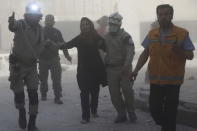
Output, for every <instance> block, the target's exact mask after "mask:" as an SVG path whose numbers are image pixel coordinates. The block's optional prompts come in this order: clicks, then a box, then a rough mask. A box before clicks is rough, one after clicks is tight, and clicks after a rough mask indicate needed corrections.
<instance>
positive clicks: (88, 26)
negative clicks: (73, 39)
mask: <svg viewBox="0 0 197 131" xmlns="http://www.w3.org/2000/svg"><path fill="white" fill-rule="evenodd" d="M80 27H81V32H82V33H88V32H90V31H92V28H93V27H92V23H91V22H90V21H88V20H86V19H83V20H82V21H81V26H80Z"/></svg>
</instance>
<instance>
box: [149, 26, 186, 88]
mask: <svg viewBox="0 0 197 131" xmlns="http://www.w3.org/2000/svg"><path fill="white" fill-rule="evenodd" d="M187 33H188V32H187V31H186V30H185V29H183V28H180V27H177V26H173V27H172V30H171V32H170V34H168V35H167V36H165V38H164V42H163V43H161V40H160V30H159V28H156V29H153V30H151V31H150V32H149V34H148V39H149V41H150V44H149V46H148V48H149V55H150V61H149V64H148V69H149V79H150V83H151V84H169V85H179V84H182V83H183V80H184V74H185V63H186V59H185V58H180V57H179V56H177V55H176V54H175V52H173V51H172V46H173V44H179V46H181V44H182V43H183V41H184V40H185V38H186V35H187Z"/></svg>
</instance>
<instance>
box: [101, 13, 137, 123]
mask: <svg viewBox="0 0 197 131" xmlns="http://www.w3.org/2000/svg"><path fill="white" fill-rule="evenodd" d="M122 19H123V18H122V16H121V15H120V14H119V13H114V14H112V15H110V16H109V32H108V33H107V34H106V35H105V36H104V38H105V44H106V53H107V55H106V57H105V63H106V65H107V79H108V85H109V91H110V95H111V100H112V104H113V105H114V107H115V108H116V111H117V113H118V115H117V118H116V119H115V121H114V122H115V123H120V122H124V121H126V120H127V115H126V114H127V113H126V111H127V112H128V116H129V119H130V121H131V122H135V121H136V119H137V117H136V114H135V109H134V105H133V104H134V92H133V89H132V85H133V83H132V82H131V81H130V80H129V72H131V71H132V61H133V56H134V54H135V52H134V43H133V41H132V38H131V36H130V35H129V34H128V33H127V32H125V31H124V29H121V28H120V27H121V24H122ZM122 94H123V96H124V99H123V96H122Z"/></svg>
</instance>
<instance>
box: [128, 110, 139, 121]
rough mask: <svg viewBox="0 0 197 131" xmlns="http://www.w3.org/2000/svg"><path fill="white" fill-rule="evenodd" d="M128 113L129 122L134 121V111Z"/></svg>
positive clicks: (135, 117)
mask: <svg viewBox="0 0 197 131" xmlns="http://www.w3.org/2000/svg"><path fill="white" fill-rule="evenodd" d="M128 115H129V120H130V121H131V122H136V120H137V116H136V114H135V112H129V113H128Z"/></svg>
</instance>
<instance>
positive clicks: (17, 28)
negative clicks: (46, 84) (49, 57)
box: [8, 3, 43, 131]
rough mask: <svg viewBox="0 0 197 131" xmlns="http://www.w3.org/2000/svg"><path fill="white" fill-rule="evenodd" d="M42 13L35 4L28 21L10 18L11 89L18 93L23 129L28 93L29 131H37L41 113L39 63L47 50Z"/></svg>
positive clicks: (29, 12) (20, 124)
mask: <svg viewBox="0 0 197 131" xmlns="http://www.w3.org/2000/svg"><path fill="white" fill-rule="evenodd" d="M41 18H42V13H41V9H40V8H39V7H38V6H37V5H35V4H32V3H31V4H29V5H28V6H27V7H26V11H25V14H24V19H21V20H15V17H14V13H13V14H12V16H11V17H9V20H8V22H9V30H10V31H11V32H13V33H14V34H15V35H14V44H13V48H12V53H11V54H10V77H9V80H10V82H11V84H10V88H11V89H12V90H13V92H14V102H15V106H16V108H17V109H18V110H19V120H18V122H19V127H20V128H21V129H25V128H26V126H27V121H26V110H25V92H24V86H26V87H27V92H28V97H29V122H28V131H37V130H38V129H37V127H36V116H37V113H38V93H37V89H38V73H37V59H38V56H39V54H40V51H41V49H42V47H43V44H42V43H43V33H42V32H43V30H42V27H41V26H40V24H39V22H40V20H41Z"/></svg>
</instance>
